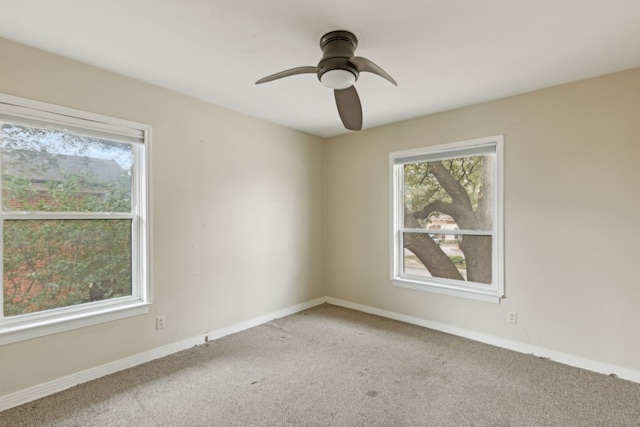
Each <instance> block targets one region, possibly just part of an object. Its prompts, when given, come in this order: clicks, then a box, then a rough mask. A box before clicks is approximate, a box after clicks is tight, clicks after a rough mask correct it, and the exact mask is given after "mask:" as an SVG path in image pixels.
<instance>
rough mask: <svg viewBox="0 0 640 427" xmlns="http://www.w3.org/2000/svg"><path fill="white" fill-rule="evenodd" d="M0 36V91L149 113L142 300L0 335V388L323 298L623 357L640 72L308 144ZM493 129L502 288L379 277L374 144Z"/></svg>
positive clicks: (587, 354)
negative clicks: (55, 326) (404, 284)
mask: <svg viewBox="0 0 640 427" xmlns="http://www.w3.org/2000/svg"><path fill="white" fill-rule="evenodd" d="M0 53H1V55H2V58H3V60H2V61H0V92H2V93H6V94H10V95H16V96H22V97H25V98H31V99H36V100H40V101H44V102H50V103H55V104H59V105H64V106H68V107H72V108H78V109H84V110H87V111H92V112H96V113H101V114H107V115H111V116H115V117H121V118H124V119H128V120H133V121H138V122H142V123H147V124H149V125H151V126H152V127H153V145H152V147H153V150H152V156H151V159H152V160H151V166H152V169H153V179H152V183H151V184H152V195H153V202H152V214H153V230H152V234H153V251H154V260H153V261H154V264H153V278H154V287H155V302H154V305H153V306H152V309H151V312H150V314H149V315H148V316H138V317H135V318H129V319H124V320H120V321H116V322H110V323H105V324H102V325H96V326H92V327H87V328H82V329H78V330H74V331H70V332H65V333H60V334H55V335H51V336H48V337H42V338H37V339H31V340H27V341H23V342H19V343H15V344H10V345H5V346H2V347H0V360H1V361H2V363H0V378H1V379H2V381H0V395H3V394H5V393H11V392H14V391H20V390H23V389H25V388H27V387H30V386H35V385H38V384H43V383H46V382H48V381H51V380H55V379H57V378H61V377H64V376H66V375H70V374H73V373H75V372H80V371H82V370H85V369H90V368H93V367H97V366H100V365H103V364H105V363H109V362H112V361H117V360H120V359H123V358H126V357H128V356H132V355H135V354H139V353H142V352H144V351H148V350H150V349H154V348H158V347H161V346H163V345H167V344H171V343H174V342H178V341H180V340H183V339H188V338H190V337H194V336H198V335H201V334H203V333H205V332H207V331H210V330H215V329H218V328H221V327H224V326H227V325H230V324H234V323H238V322H242V321H244V320H247V319H250V318H253V317H256V316H260V315H263V314H266V313H270V312H273V311H275V310H278V309H281V308H284V307H288V306H292V305H294V304H298V303H301V302H305V301H309V300H311V299H313V298H316V297H320V296H323V295H328V296H332V297H335V298H340V299H343V300H346V301H350V302H354V303H359V304H364V305H369V306H372V307H377V308H380V309H385V310H390V311H394V312H397V313H401V314H406V315H411V316H415V317H419V318H423V319H427V320H433V321H437V322H441V323H443V324H446V325H451V326H453V327H459V328H464V329H467V330H470V331H476V332H478V333H481V334H487V335H490V336H495V337H499V338H505V339H509V340H513V341H519V342H523V343H529V344H531V345H535V346H539V347H543V348H548V349H551V350H554V351H558V352H565V353H567V354H573V355H576V356H579V357H584V358H590V359H593V360H596V361H602V362H605V363H610V364H614V365H618V366H622V367H627V368H630V369H635V370H640V339H639V338H640V336H639V332H638V329H637V325H638V324H640V311H639V310H638V309H637V301H638V300H640V286H639V285H640V284H639V283H638V279H637V275H636V272H635V264H636V263H637V260H638V259H639V256H640V246H639V245H637V244H636V243H635V242H634V239H637V238H639V237H640V226H639V225H638V224H637V222H636V221H634V220H633V219H634V215H635V213H636V212H638V210H639V209H640V197H639V196H638V192H637V187H638V184H639V183H640V168H637V167H636V162H637V160H636V159H638V157H639V156H638V155H639V154H640V143H639V141H638V139H639V137H640V121H639V120H638V119H637V118H638V112H639V111H640V97H638V93H640V70H631V71H628V72H623V73H618V74H614V75H610V76H605V77H601V78H597V79H592V80H587V81H583V82H578V83H573V84H569V85H563V86H559V87H556V88H551V89H547V90H543V91H538V92H534V93H530V94H526V95H522V96H517V97H513V98H508V99H504V100H499V101H495V102H491V103H486V104H481V105H476V106H473V107H469V108H464V109H459V110H455V111H451V112H447V113H442V114H437V115H432V116H428V117H423V118H420V119H415V120H411V121H407V122H402V123H397V124H394V125H390V126H385V127H381V128H376V129H371V130H367V131H363V132H360V133H351V134H348V135H345V136H341V137H335V138H331V139H329V140H326V141H322V140H321V139H319V138H316V137H313V136H310V135H306V134H303V133H300V132H296V131H293V130H289V129H285V128H282V127H279V126H276V125H272V124H269V123H265V122H263V121H260V120H256V119H253V118H250V117H247V116H244V115H241V114H238V113H235V112H231V111H229V110H226V109H223V108H220V107H216V106H213V105H210V104H207V103H204V102H200V101H198V100H195V99H192V98H189V97H185V96H182V95H178V94H176V93H173V92H170V91H167V90H164V89H161V88H158V87H154V86H151V85H148V84H145V83H141V82H138V81H135V80H132V79H128V78H125V77H122V76H119V75H116V74H113V73H109V72H107V71H104V70H99V69H96V68H93V67H90V66H87V65H84V64H80V63H77V62H75V61H71V60H68V59H64V58H61V57H58V56H55V55H50V54H48V53H44V52H42V51H38V50H35V49H32V48H29V47H25V46H23V45H19V44H16V43H13V42H9V41H6V40H2V39H0ZM495 134H504V135H505V154H506V156H505V157H506V163H505V222H506V229H505V234H506V286H507V296H508V298H507V299H506V300H504V301H503V302H502V304H500V305H497V304H491V303H483V302H478V301H473V300H467V299H458V298H454V297H449V296H444V295H436V294H430V293H426V292H418V291H413V290H408V289H402V288H395V287H392V286H391V284H390V281H389V238H388V226H389V207H388V202H389V191H388V189H389V181H388V154H389V152H391V151H397V150H403V149H408V148H416V147H422V146H425V145H434V144H440V143H446V142H453V141H460V140H465V139H470V138H476V137H482V136H488V135H495ZM323 159H324V161H323ZM323 206H324V208H323ZM588 230H591V231H588ZM323 235H324V241H323ZM323 255H324V262H323ZM249 264H250V265H251V268H247V265H249ZM507 311H517V312H518V315H519V318H518V320H519V322H518V325H510V324H508V323H507V322H506V312H507ZM157 314H163V315H165V316H166V320H167V328H166V329H165V330H163V331H155V328H154V325H155V324H154V318H155V316H156V315H157Z"/></svg>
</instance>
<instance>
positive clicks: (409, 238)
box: [402, 233, 492, 284]
mask: <svg viewBox="0 0 640 427" xmlns="http://www.w3.org/2000/svg"><path fill="white" fill-rule="evenodd" d="M491 246H492V244H491V236H468V235H466V236H462V235H437V234H432V235H429V234H421V233H404V257H403V271H402V273H403V274H406V275H410V276H417V277H438V278H442V279H453V280H465V281H470V282H477V283H483V284H491Z"/></svg>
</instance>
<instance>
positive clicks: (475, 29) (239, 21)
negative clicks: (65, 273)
mask: <svg viewBox="0 0 640 427" xmlns="http://www.w3.org/2000/svg"><path fill="white" fill-rule="evenodd" d="M340 29H344V30H349V31H352V32H353V33H355V34H356V36H357V37H358V38H359V40H360V43H359V46H358V49H357V50H356V54H357V55H358V56H364V57H366V58H368V59H370V60H372V61H374V62H375V63H376V64H378V65H379V66H381V67H382V68H383V69H384V70H385V71H387V72H388V73H389V74H391V75H392V76H393V77H394V78H395V79H396V81H397V82H398V87H395V86H393V85H391V84H390V83H389V82H387V81H386V80H384V79H382V78H380V77H378V76H376V75H374V74H370V73H364V74H362V75H361V76H360V79H359V80H358V82H357V83H356V85H355V86H356V88H357V89H358V92H359V94H360V99H361V101H362V104H363V111H364V128H370V127H374V126H379V125H384V124H388V123H392V122H396V121H400V120H404V119H409V118H413V117H418V116H422V115H425V114H430V113H434V112H438V111H444V110H448V109H451V108H455V107H460V106H464V105H469V104H474V103H478V102H482V101H488V100H491V99H497V98H502V97H505V96H509V95H515V94H519V93H523V92H528V91H532V90H535V89H540V88H544V87H549V86H553V85H557V84H561V83H565V82H570V81H575V80H581V79H585V78H589V77H593V76H598V75H602V74H607V73H611V72H615V71H619V70H624V69H629V68H634V67H638V66H640V0H388V1H378V0H268V1H267V0H0V37H5V38H8V39H11V40H15V41H18V42H21V43H25V44H27V45H31V46H35V47H38V48H41V49H44V50H46V51H50V52H53V53H56V54H59V55H62V56H66V57H69V58H73V59H76V60H79V61H82V62H85V63H89V64H92V65H95V66H98V67H101V68H104V69H107V70H111V71H114V72H116V73H120V74H124V75H127V76H130V77H133V78H136V79H139V80H143V81H146V82H150V83H153V84H156V85H159V86H163V87H165V88H169V89H172V90H175V91H177V92H181V93H184V94H187V95H191V96H194V97H196V98H200V99H202V100H205V101H209V102H211V103H214V104H218V105H221V106H225V107H228V108H230V109H232V110H236V111H240V112H243V113H246V114H249V115H251V116H255V117H259V118H262V119H265V120H268V121H271V122H274V123H279V124H281V125H284V126H288V127H291V128H294V129H299V130H302V131H305V132H309V133H312V134H315V135H319V136H323V137H328V136H333V135H338V134H341V133H345V132H348V131H346V130H345V129H344V128H343V127H342V124H341V122H340V119H339V117H338V113H337V110H336V107H335V104H334V99H333V95H332V93H331V89H328V88H325V87H324V86H322V85H321V84H320V83H319V82H318V81H317V78H316V77H315V76H314V75H312V74H305V75H298V76H293V77H288V78H285V79H281V80H277V81H273V82H270V83H266V84H263V85H258V86H256V85H254V82H255V81H256V80H258V79H259V78H261V77H264V76H266V75H270V74H273V73H276V72H278V71H282V70H285V69H289V68H293V67H297V66H303V65H312V66H315V65H316V64H317V63H318V61H319V59H320V56H321V53H322V52H321V51H320V48H319V45H318V42H319V39H320V37H321V36H322V35H323V34H324V33H326V32H328V31H332V30H340ZM0 56H1V52H0Z"/></svg>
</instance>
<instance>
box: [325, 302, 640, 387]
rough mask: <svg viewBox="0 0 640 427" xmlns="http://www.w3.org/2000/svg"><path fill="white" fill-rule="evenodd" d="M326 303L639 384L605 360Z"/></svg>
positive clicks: (635, 374) (636, 375) (639, 375)
mask: <svg viewBox="0 0 640 427" xmlns="http://www.w3.org/2000/svg"><path fill="white" fill-rule="evenodd" d="M326 302H327V303H329V304H332V305H337V306H340V307H345V308H350V309H352V310H357V311H362V312H364V313H369V314H374V315H376V316H380V317H386V318H388V319H393V320H398V321H401V322H405V323H410V324H412V325H417V326H422V327H425V328H429V329H434V330H436V331H440V332H445V333H448V334H451V335H456V336H459V337H463V338H468V339H471V340H474V341H479V342H482V343H485V344H490V345H494V346H496V347H501V348H504V349H507V350H513V351H516V352H518V353H525V354H532V355H534V356H538V357H544V358H545V359H550V360H553V361H554V362H558V363H562V364H565V365H569V366H573V367H575V368H581V369H585V370H587V371H592V372H598V373H601V374H605V375H615V376H616V377H618V378H622V379H625V380H628V381H633V382H636V383H640V371H637V370H634V369H629V368H624V367H621V366H616V365H611V364H608V363H602V362H597V361H594V360H591V359H586V358H583V357H579V356H574V355H572V354H567V353H561V352H558V351H554V350H548V349H546V348H542V347H537V346H533V345H530V344H526V343H521V342H517V341H511V340H506V339H503V338H499V337H495V336H492V335H485V334H481V333H478V332H473V331H469V330H466V329H462V328H457V327H455V326H450V325H446V324H444V323H438V322H433V321H430V320H425V319H421V318H418V317H413V316H408V315H405V314H399V313H395V312H392V311H387V310H382V309H379V308H375V307H370V306H366V305H362V304H356V303H352V302H349V301H344V300H340V299H337V298H332V297H327V298H326Z"/></svg>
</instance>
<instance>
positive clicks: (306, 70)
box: [256, 67, 320, 85]
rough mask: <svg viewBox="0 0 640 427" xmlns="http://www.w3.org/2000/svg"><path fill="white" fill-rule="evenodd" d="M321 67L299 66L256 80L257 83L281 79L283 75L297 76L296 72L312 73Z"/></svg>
mask: <svg viewBox="0 0 640 427" xmlns="http://www.w3.org/2000/svg"><path fill="white" fill-rule="evenodd" d="M318 70H320V68H318V67H297V68H292V69H290V70H285V71H280V72H279V73H275V74H272V75H270V76H267V77H263V78H261V79H260V80H258V81H257V82H256V84H257V85H259V84H260V83H266V82H270V81H272V80H277V79H281V78H283V77H289V76H295V75H296V74H311V73H317V72H318Z"/></svg>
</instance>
